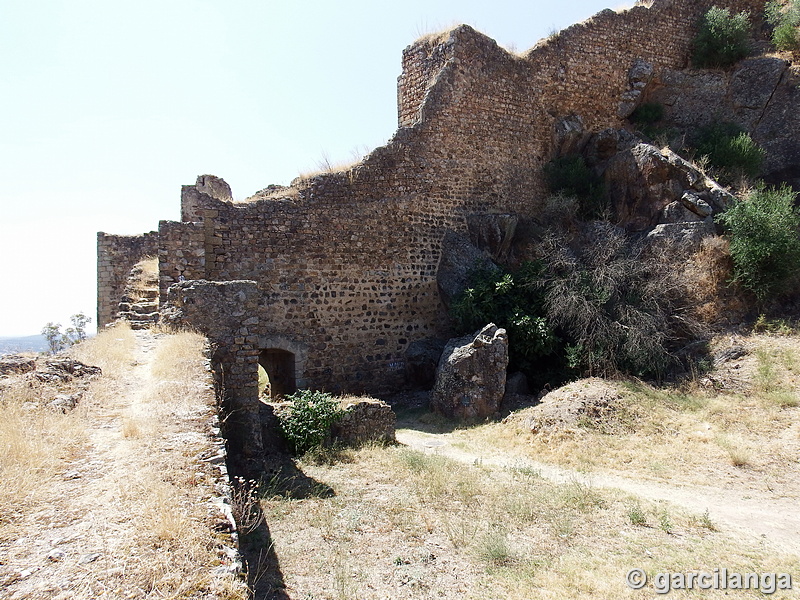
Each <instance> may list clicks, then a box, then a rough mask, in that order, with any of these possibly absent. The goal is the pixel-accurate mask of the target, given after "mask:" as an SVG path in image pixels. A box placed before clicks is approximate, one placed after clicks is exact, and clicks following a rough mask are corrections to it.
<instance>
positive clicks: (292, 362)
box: [258, 348, 297, 399]
mask: <svg viewBox="0 0 800 600" xmlns="http://www.w3.org/2000/svg"><path fill="white" fill-rule="evenodd" d="M258 363H259V364H260V365H261V366H262V367H264V370H265V371H266V372H267V377H269V397H270V398H271V399H278V398H281V397H283V396H288V395H289V394H293V393H295V392H296V391H297V376H296V358H295V355H294V353H292V352H289V351H288V350H281V349H280V348H267V349H264V350H261V352H259V354H258Z"/></svg>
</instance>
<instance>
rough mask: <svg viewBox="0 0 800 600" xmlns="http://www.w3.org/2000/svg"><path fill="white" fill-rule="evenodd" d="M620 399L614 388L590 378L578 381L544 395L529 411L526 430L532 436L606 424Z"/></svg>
mask: <svg viewBox="0 0 800 600" xmlns="http://www.w3.org/2000/svg"><path fill="white" fill-rule="evenodd" d="M621 398H622V394H620V392H619V390H618V389H617V387H616V386H615V385H614V384H613V383H610V382H608V381H605V380H603V379H599V378H597V377H593V378H590V379H581V380H578V381H574V382H572V383H570V384H567V385H565V386H563V387H560V388H558V389H556V390H553V391H552V392H550V393H548V394H546V395H545V396H544V397H543V398H542V401H541V403H540V404H538V405H537V406H535V407H533V408H532V409H531V416H530V419H529V421H528V426H529V428H530V430H531V432H532V433H541V432H545V431H554V430H564V429H577V428H578V427H580V426H581V425H584V424H596V423H599V422H602V421H604V420H606V419H607V418H608V417H609V416H610V415H611V414H613V413H614V411H615V410H616V406H615V405H616V403H617V402H618V401H619V400H620V399H621Z"/></svg>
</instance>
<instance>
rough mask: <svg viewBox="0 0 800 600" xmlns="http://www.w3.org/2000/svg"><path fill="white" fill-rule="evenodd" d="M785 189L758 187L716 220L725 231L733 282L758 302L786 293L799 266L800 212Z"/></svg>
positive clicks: (789, 189)
mask: <svg viewBox="0 0 800 600" xmlns="http://www.w3.org/2000/svg"><path fill="white" fill-rule="evenodd" d="M796 196H797V194H796V193H795V192H793V191H792V190H791V188H789V187H787V186H785V185H784V186H782V187H780V188H777V189H776V188H765V187H761V188H759V189H757V190H756V191H755V192H753V193H752V194H751V195H750V196H749V197H748V198H746V199H744V200H740V201H739V202H736V203H735V204H733V205H732V206H731V207H729V208H728V210H726V211H725V212H724V213H722V214H721V215H719V216H718V217H717V220H718V221H719V222H720V223H722V224H723V225H724V226H725V228H726V229H727V235H728V237H729V238H730V251H731V257H732V258H733V279H734V281H736V282H738V283H739V284H740V285H741V286H742V287H744V288H745V289H748V290H750V291H752V292H753V293H754V294H755V295H756V297H757V298H758V299H759V300H762V301H763V300H765V299H766V298H768V297H769V296H770V295H772V294H774V293H779V292H782V291H786V290H787V288H788V287H789V285H790V284H791V283H792V282H793V280H794V279H795V278H796V277H797V273H798V265H800V236H799V231H800V212H799V211H798V208H797V207H796V206H795V204H794V202H795V198H796Z"/></svg>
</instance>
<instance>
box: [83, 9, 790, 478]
mask: <svg viewBox="0 0 800 600" xmlns="http://www.w3.org/2000/svg"><path fill="white" fill-rule="evenodd" d="M651 4H652V5H651V6H645V5H639V6H636V7H634V8H631V9H629V10H625V11H622V12H615V11H612V10H605V11H602V12H601V13H599V14H597V15H596V16H595V17H593V18H592V19H589V20H588V21H586V22H584V23H580V24H578V25H574V26H572V27H570V28H568V29H566V30H564V31H562V32H560V33H559V34H557V35H555V36H551V38H549V39H548V40H544V41H542V42H541V43H540V44H538V45H537V46H536V47H534V48H533V49H532V50H530V51H529V52H527V53H526V54H525V55H523V56H515V55H511V54H509V53H508V52H506V51H505V50H504V49H502V48H500V47H498V45H497V44H496V43H495V42H494V41H493V40H491V39H489V38H487V37H486V36H484V35H482V34H480V33H478V32H476V31H474V30H473V29H471V28H470V27H468V26H460V27H457V28H455V29H453V30H451V31H449V32H447V33H444V34H441V35H440V36H431V37H428V38H423V39H421V40H418V41H417V42H415V43H414V44H412V45H411V46H409V47H408V48H406V49H405V50H404V51H403V58H402V74H401V75H400V77H399V79H398V130H397V132H396V133H395V135H394V137H393V138H392V139H391V140H390V141H389V142H388V143H387V144H386V145H385V146H383V147H380V148H378V149H376V150H374V151H373V152H372V153H371V154H370V155H369V156H367V157H366V158H365V159H364V160H363V161H362V162H360V163H359V164H357V165H355V166H353V167H351V168H349V169H348V170H346V171H345V172H339V173H327V174H320V175H317V176H313V177H310V178H306V179H298V180H295V182H293V184H292V186H291V187H281V186H270V187H268V188H266V189H265V190H262V191H260V192H258V193H257V194H256V195H254V196H252V197H251V198H248V199H247V200H245V201H243V202H233V201H232V198H231V193H230V189H229V187H228V186H227V184H226V183H225V182H224V181H223V180H222V179H219V178H216V177H213V176H207V175H204V176H201V177H199V178H198V180H197V182H196V184H195V185H189V186H184V187H183V189H182V192H181V221H180V222H172V221H161V222H160V223H159V228H158V231H157V232H151V233H146V234H143V235H141V236H115V235H110V234H106V233H102V232H101V233H99V234H98V324H99V325H100V326H103V325H106V324H108V323H110V322H112V321H113V320H114V319H115V317H116V314H117V310H118V305H119V302H120V298H121V296H122V294H123V289H124V286H125V282H126V279H127V277H128V274H129V272H130V270H131V268H132V266H133V265H134V264H135V263H137V262H138V261H139V260H140V259H141V258H143V257H144V256H148V255H150V256H158V263H159V298H160V305H161V307H162V309H164V307H166V310H165V311H162V312H163V318H164V319H166V320H168V321H170V322H173V323H184V324H188V325H191V326H193V327H195V328H197V329H198V330H200V331H202V332H204V333H205V334H207V335H208V336H209V338H210V339H211V340H212V342H213V343H214V344H215V345H216V347H217V351H216V356H215V358H214V360H215V362H216V363H217V364H218V366H219V370H220V373H221V375H220V377H221V383H222V384H223V385H224V388H225V391H226V397H227V402H229V409H230V410H233V411H234V412H235V414H236V419H235V425H234V426H236V427H240V428H242V431H241V432H240V433H241V435H240V436H239V435H237V436H236V437H237V438H239V439H240V440H241V441H240V442H237V443H235V444H232V447H231V453H232V454H233V455H239V458H240V459H241V460H243V461H244V462H246V463H252V462H253V461H256V462H257V460H258V456H259V455H260V453H261V451H262V442H261V429H260V417H259V411H260V410H262V408H261V407H262V406H263V405H262V404H261V403H259V402H258V399H257V364H258V362H259V361H260V362H261V364H263V365H264V366H265V368H266V369H267V371H268V372H270V376H271V379H272V380H273V382H274V385H277V386H278V388H279V389H280V390H282V391H292V390H293V389H295V388H315V389H325V390H329V391H334V392H339V391H347V392H354V393H355V392H369V393H380V392H384V391H386V390H392V389H397V388H399V387H401V386H402V385H404V383H405V382H404V360H403V356H404V351H405V349H406V348H407V346H408V344H409V343H411V342H413V341H415V340H420V339H424V338H429V337H434V336H439V337H448V336H449V335H450V333H451V331H450V329H449V323H448V318H447V313H446V310H445V307H444V304H443V302H442V299H441V297H440V289H439V283H438V282H437V274H438V272H439V265H440V259H441V256H442V243H443V240H444V238H445V235H446V234H448V233H449V235H451V236H452V235H453V234H456V235H458V236H461V237H462V238H463V239H466V240H469V241H471V243H472V244H473V245H474V246H476V247H478V248H479V249H481V250H485V251H487V252H488V253H489V255H491V256H492V257H493V258H495V259H497V260H501V261H502V260H504V259H506V258H507V255H508V252H509V248H511V247H512V244H513V241H514V240H513V237H514V235H515V232H516V231H519V230H520V229H521V228H523V227H524V226H525V223H526V222H529V221H530V220H532V219H535V217H536V214H537V210H538V209H539V207H540V206H541V203H542V201H543V199H544V197H545V195H546V192H545V189H544V184H543V181H542V166H543V165H544V164H545V163H547V162H548V161H549V160H551V159H552V158H553V157H555V156H557V155H558V154H559V153H560V152H562V151H563V150H564V148H563V143H564V139H569V137H568V136H567V137H566V138H565V137H564V135H563V132H561V133H559V128H563V127H564V124H565V123H567V124H568V123H569V122H570V121H569V119H570V118H572V119H574V118H575V117H579V118H580V122H581V123H582V127H583V128H585V131H586V132H598V131H601V130H604V129H607V128H615V129H620V128H624V127H626V125H627V122H626V120H625V117H627V116H628V115H629V114H630V113H631V112H632V110H633V108H635V106H636V104H637V103H639V102H641V101H642V100H643V99H645V98H646V97H647V96H648V94H650V93H651V92H652V93H657V92H658V90H659V89H662V90H663V88H664V85H663V81H664V80H665V78H667V79H668V74H669V73H672V72H677V71H679V70H681V69H685V68H686V67H687V66H688V56H689V50H690V45H691V40H692V38H693V36H694V31H695V24H696V22H697V20H698V18H699V17H700V16H701V15H702V14H703V13H704V12H705V11H706V10H707V9H708V8H709V7H710V6H711V5H713V4H717V5H724V6H728V7H730V8H731V9H732V10H736V11H739V10H750V11H751V13H752V14H754V15H755V14H761V13H763V9H764V2H763V0H762V1H756V0H730V1H725V2H723V1H719V0H718V1H717V2H712V1H706V0H702V1H698V0H654V1H653V2H652V3H651ZM641 64H646V65H648V69H650V68H651V72H650V75H648V76H647V78H646V81H641V80H637V79H636V78H635V76H634V75H633V73H634V71H636V69H635V67H636V66H637V65H641ZM667 108H668V109H669V106H668V107H667ZM676 110H678V109H677V108H676ZM792 118H795V119H796V118H797V117H792ZM796 127H797V126H796V125H795V128H796ZM762 137H764V138H770V139H771V141H772V143H774V144H779V143H787V142H786V140H782V139H779V138H780V136H774V135H773V136H771V137H770V135H769V133H768V132H765V133H764V135H763V136H762ZM757 141H761V140H757ZM791 150H792V152H791V153H792V154H795V155H796V148H794V147H793V148H792V149H791ZM786 154H787V152H774V153H772V154H770V156H776V157H780V156H785V155H786ZM770 160H773V159H772V158H771V159H770ZM775 160H777V161H778V162H776V163H775V164H768V165H767V170H768V171H773V172H778V171H780V170H781V169H785V168H787V167H788V166H789V165H786V164H781V162H780V161H781V159H780V158H776V159H775ZM784 162H785V161H784ZM254 466H255V465H254Z"/></svg>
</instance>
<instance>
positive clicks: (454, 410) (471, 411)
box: [431, 323, 508, 421]
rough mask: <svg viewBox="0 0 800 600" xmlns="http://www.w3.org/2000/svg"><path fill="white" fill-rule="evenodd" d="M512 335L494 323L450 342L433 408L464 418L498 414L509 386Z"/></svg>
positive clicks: (470, 419)
mask: <svg viewBox="0 0 800 600" xmlns="http://www.w3.org/2000/svg"><path fill="white" fill-rule="evenodd" d="M507 367H508V337H507V335H506V330H505V329H501V328H499V327H497V326H496V325H495V324H493V323H490V324H489V325H487V326H486V327H484V328H483V329H481V330H480V331H478V332H477V333H475V334H474V335H468V336H464V337H462V338H454V339H452V340H450V341H449V342H448V343H447V346H446V347H445V349H444V352H443V353H442V358H441V360H440V361H439V366H438V368H437V370H436V384H435V385H434V388H433V393H432V394H431V408H432V409H433V410H434V411H436V412H438V413H439V414H441V415H444V416H445V417H448V418H453V419H458V420H460V421H476V420H482V419H486V418H488V417H491V416H493V415H495V414H496V413H497V412H498V410H499V409H500V404H501V402H502V400H503V394H504V392H505V386H506V369H507Z"/></svg>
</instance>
